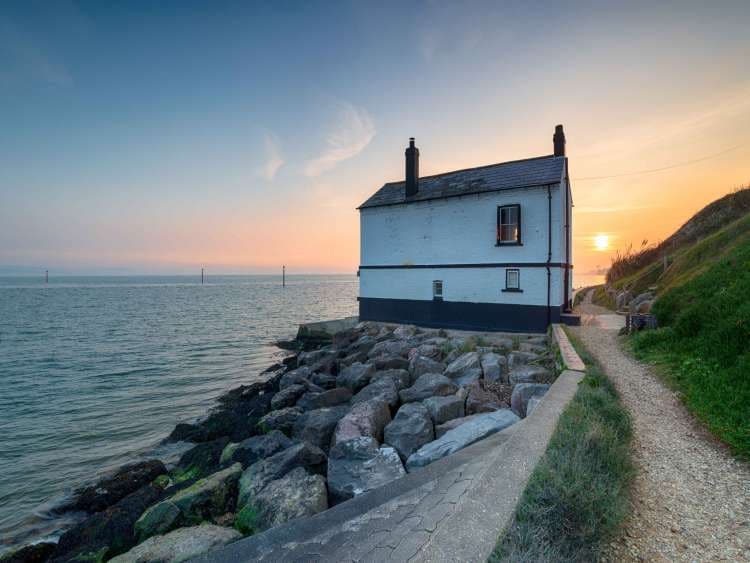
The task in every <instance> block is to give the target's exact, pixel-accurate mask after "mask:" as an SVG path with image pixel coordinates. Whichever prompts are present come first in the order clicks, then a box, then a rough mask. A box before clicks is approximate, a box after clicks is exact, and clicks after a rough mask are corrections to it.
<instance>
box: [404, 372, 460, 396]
mask: <svg viewBox="0 0 750 563" xmlns="http://www.w3.org/2000/svg"><path fill="white" fill-rule="evenodd" d="M456 391H458V385H456V384H455V383H454V382H453V381H451V380H450V379H448V378H447V377H445V376H444V375H442V374H439V373H426V374H424V375H421V376H419V378H418V379H417V380H416V381H415V382H414V385H412V386H411V387H409V388H408V389H404V390H403V391H400V392H399V394H398V395H399V398H400V399H401V402H402V403H413V402H415V401H423V400H424V399H427V398H429V397H444V396H446V395H453V394H455V393H456Z"/></svg>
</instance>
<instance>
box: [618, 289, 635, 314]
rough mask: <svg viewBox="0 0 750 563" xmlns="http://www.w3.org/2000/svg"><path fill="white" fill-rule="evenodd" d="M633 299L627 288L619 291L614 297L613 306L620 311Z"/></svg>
mask: <svg viewBox="0 0 750 563" xmlns="http://www.w3.org/2000/svg"><path fill="white" fill-rule="evenodd" d="M632 299H633V294H632V293H631V292H630V291H629V290H627V289H626V290H625V291H621V292H620V293H618V294H617V297H615V307H616V308H617V310H618V311H622V310H623V309H625V307H626V306H627V305H628V304H629V303H630V301H631V300H632Z"/></svg>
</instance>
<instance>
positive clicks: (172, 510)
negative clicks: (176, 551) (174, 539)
mask: <svg viewBox="0 0 750 563" xmlns="http://www.w3.org/2000/svg"><path fill="white" fill-rule="evenodd" d="M241 475H242V465H241V464H239V463H235V464H234V465H232V466H231V467H228V468H227V469H224V470H222V471H218V472H216V473H214V474H213V475H209V476H208V477H206V478H205V479H200V480H199V481H196V482H195V483H193V484H192V485H191V486H189V487H188V488H186V489H183V490H181V491H179V492H177V493H176V494H175V495H173V496H171V497H170V498H168V499H167V500H164V501H162V502H160V503H158V504H155V505H154V506H152V507H150V508H149V509H148V510H146V511H145V512H144V513H143V514H142V515H141V517H140V518H139V519H138V521H137V522H136V524H135V531H136V533H137V535H138V537H139V538H140V539H141V540H142V539H144V538H147V537H150V536H153V535H156V534H163V533H164V532H167V531H168V530H170V529H172V528H176V527H178V526H185V525H193V524H200V523H201V522H204V521H206V520H209V521H210V520H213V519H214V518H217V517H219V516H222V515H224V514H226V513H227V512H232V511H234V508H235V504H234V503H235V499H236V497H237V483H238V481H239V480H240V476H241Z"/></svg>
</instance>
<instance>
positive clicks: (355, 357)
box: [339, 352, 367, 366]
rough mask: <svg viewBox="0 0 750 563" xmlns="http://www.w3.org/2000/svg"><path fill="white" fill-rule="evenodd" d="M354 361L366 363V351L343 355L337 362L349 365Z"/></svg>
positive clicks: (354, 362)
mask: <svg viewBox="0 0 750 563" xmlns="http://www.w3.org/2000/svg"><path fill="white" fill-rule="evenodd" d="M356 363H360V364H364V363H367V352H354V353H353V354H349V355H348V356H344V357H343V358H342V359H341V360H340V361H339V364H341V365H342V366H350V365H352V364H356Z"/></svg>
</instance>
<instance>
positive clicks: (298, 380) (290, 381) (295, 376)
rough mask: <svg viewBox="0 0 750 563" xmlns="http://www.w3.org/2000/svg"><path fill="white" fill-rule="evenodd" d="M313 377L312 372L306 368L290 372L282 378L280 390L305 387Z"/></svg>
mask: <svg viewBox="0 0 750 563" xmlns="http://www.w3.org/2000/svg"><path fill="white" fill-rule="evenodd" d="M311 375H312V370H311V369H310V368H309V367H305V366H303V367H299V368H297V369H293V370H292V371H288V372H286V373H285V374H284V375H282V376H281V379H280V380H279V389H286V388H287V387H289V386H290V385H305V384H306V383H307V382H308V381H309V380H310V376H311Z"/></svg>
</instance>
